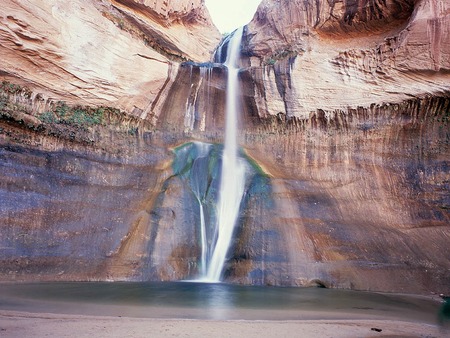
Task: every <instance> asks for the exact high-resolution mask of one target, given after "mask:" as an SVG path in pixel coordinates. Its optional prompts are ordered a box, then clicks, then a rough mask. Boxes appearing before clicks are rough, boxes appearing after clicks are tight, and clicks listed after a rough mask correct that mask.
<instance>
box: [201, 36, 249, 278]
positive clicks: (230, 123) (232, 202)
mask: <svg viewBox="0 0 450 338" xmlns="http://www.w3.org/2000/svg"><path fill="white" fill-rule="evenodd" d="M242 32H243V28H239V29H238V30H236V32H235V33H234V35H233V36H232V38H231V39H230V41H229V45H228V52H227V59H226V62H225V66H226V67H227V68H228V79H227V96H226V130H225V146H224V150H223V156H222V175H221V181H220V192H219V201H218V203H217V226H216V234H215V238H216V241H215V246H214V249H213V251H212V257H211V260H210V262H209V264H208V269H207V274H206V278H204V279H205V280H206V281H210V282H219V281H220V277H221V273H222V271H223V268H224V265H225V261H226V255H227V251H228V248H229V246H230V243H231V240H232V237H233V232H234V227H235V225H236V221H237V218H238V216H239V208H240V205H241V200H242V196H243V194H244V187H245V162H244V160H243V159H241V158H239V156H238V145H237V114H238V111H239V110H240V107H239V106H240V105H239V95H238V94H239V90H238V89H239V87H238V86H239V81H238V74H239V65H238V62H239V56H240V51H241V39H242Z"/></svg>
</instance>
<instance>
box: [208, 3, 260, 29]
mask: <svg viewBox="0 0 450 338" xmlns="http://www.w3.org/2000/svg"><path fill="white" fill-rule="evenodd" d="M205 2H206V6H207V7H208V11H209V14H211V18H212V20H213V22H214V24H215V25H216V26H217V28H218V29H219V31H220V32H221V33H231V32H232V31H234V30H235V29H236V28H238V27H241V26H244V25H246V24H248V23H249V22H250V20H251V19H252V18H253V15H254V14H255V12H256V8H258V5H259V4H260V3H261V0H206V1H205Z"/></svg>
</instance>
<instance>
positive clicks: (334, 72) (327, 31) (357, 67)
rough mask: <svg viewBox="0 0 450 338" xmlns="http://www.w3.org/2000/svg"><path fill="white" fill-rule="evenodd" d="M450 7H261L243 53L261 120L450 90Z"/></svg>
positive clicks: (430, 1) (408, 0)
mask: <svg viewBox="0 0 450 338" xmlns="http://www.w3.org/2000/svg"><path fill="white" fill-rule="evenodd" d="M449 11H450V4H449V3H448V2H446V1H438V0H418V1H415V0H388V1H373V0H370V1H359V0H355V1H284V0H282V1H264V2H263V3H262V4H261V6H260V7H259V9H258V12H257V14H256V15H255V18H254V20H253V21H252V22H251V23H250V24H249V25H248V28H247V33H246V44H247V46H246V48H245V53H246V54H247V55H248V57H249V62H250V65H251V68H249V70H248V71H249V72H251V74H250V76H251V78H252V79H253V82H254V83H255V85H254V90H253V92H250V93H249V95H250V96H253V97H254V98H255V99H254V100H255V104H256V107H257V108H256V109H255V110H256V111H253V114H257V115H259V116H261V117H265V116H268V115H277V114H279V113H281V114H283V115H287V116H288V117H299V118H302V119H304V118H308V117H309V114H310V112H313V111H315V110H316V109H322V110H324V111H328V112H330V111H334V110H336V109H341V110H346V109H347V108H348V107H350V108H356V107H358V106H362V107H369V106H370V105H371V104H381V103H393V102H402V101H404V100H406V99H409V98H411V97H423V96H425V95H427V94H439V93H443V92H448V91H449V90H450V85H449V83H450V78H449V73H448V72H449V69H450V47H449V46H450V40H449V39H450V38H449V36H450V35H449V34H448V32H449V30H450V14H449Z"/></svg>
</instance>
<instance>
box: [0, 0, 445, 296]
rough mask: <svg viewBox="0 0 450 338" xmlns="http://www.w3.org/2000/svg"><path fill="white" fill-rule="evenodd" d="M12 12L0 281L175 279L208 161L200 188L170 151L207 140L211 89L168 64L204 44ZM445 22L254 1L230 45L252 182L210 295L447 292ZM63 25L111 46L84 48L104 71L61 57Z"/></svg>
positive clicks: (187, 23) (178, 12)
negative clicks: (289, 288)
mask: <svg viewBox="0 0 450 338" xmlns="http://www.w3.org/2000/svg"><path fill="white" fill-rule="evenodd" d="M18 3H19V2H18V1H14V2H13V1H7V2H6V7H5V8H9V11H10V12H11V13H13V14H11V15H10V16H11V18H9V17H8V15H3V14H2V17H1V20H2V26H1V27H2V30H1V32H0V33H1V38H2V39H3V40H2V46H5V47H2V52H3V51H6V54H5V55H6V57H5V60H6V61H5V66H2V69H1V71H2V73H1V75H2V77H4V78H6V79H9V80H11V81H12V79H14V80H16V81H17V82H16V83H19V84H22V85H23V84H26V85H27V86H29V88H28V89H27V88H25V87H17V86H14V85H11V84H6V83H5V84H2V87H1V89H2V92H0V112H1V117H2V119H1V120H0V145H1V147H0V158H1V162H0V172H1V174H2V180H1V182H0V197H1V200H2V204H1V206H0V224H1V230H2V231H1V232H0V279H1V280H9V281H14V280H16V281H17V280H178V279H189V278H195V277H196V276H198V273H199V269H200V258H199V255H200V251H201V248H200V243H201V240H200V233H199V224H200V215H199V204H198V200H197V198H198V197H197V196H195V194H194V193H193V189H192V186H193V182H194V183H196V184H199V182H201V185H202V189H204V194H203V195H202V196H203V198H204V203H205V205H207V206H208V207H209V208H210V209H211V210H212V208H213V202H212V197H211V196H216V195H217V187H216V185H217V182H218V172H219V169H218V168H220V165H219V163H220V161H221V159H220V158H218V157H214V158H211V159H210V160H209V162H208V163H210V164H211V165H210V164H208V165H207V166H206V165H205V167H207V170H206V169H204V170H205V171H207V175H205V177H204V180H201V175H199V174H198V173H196V172H195V168H196V165H195V163H194V162H195V161H193V158H195V156H194V155H192V156H191V155H189V154H187V155H186V154H184V155H186V156H185V157H186V158H187V160H186V163H184V164H183V163H181V164H180V163H178V162H177V161H178V160H177V157H176V153H177V151H179V149H190V148H195V147H190V146H189V144H188V145H187V146H184V147H180V146H182V145H184V144H185V143H189V142H192V141H194V140H195V141H198V142H200V141H201V142H209V143H217V142H221V141H222V140H223V135H222V134H223V129H224V116H223V114H224V107H223V105H224V100H225V99H224V89H225V87H226V81H225V75H226V69H225V68H224V67H223V66H221V65H219V64H213V63H194V62H184V63H180V62H181V61H182V60H183V59H185V58H186V59H192V60H195V61H207V59H209V51H211V50H212V49H213V46H212V42H211V41H210V40H208V39H207V38H206V37H205V36H206V35H203V33H201V32H202V31H203V29H205V30H208V29H209V28H208V25H209V24H208V23H207V21H205V20H208V19H207V16H206V14H203V12H202V10H201V8H202V7H201V6H196V3H195V2H184V1H181V2H173V3H172V2H170V1H161V2H160V1H131V0H128V1H125V0H123V1H111V2H108V3H107V2H96V3H95V5H94V4H90V3H86V2H83V3H81V2H76V1H75V2H71V5H67V4H66V5H64V6H63V5H62V2H61V3H59V2H56V5H55V6H57V5H59V6H61V8H59V7H56V8H55V7H54V11H55V12H54V14H53V16H48V15H43V14H42V13H47V14H48V13H50V8H52V6H51V5H50V4H49V3H48V2H44V1H43V2H42V3H41V4H40V6H36V7H33V11H31V10H30V8H31V7H32V6H31V5H30V3H29V2H26V1H20V4H21V6H22V9H19V8H18V7H17V6H16V5H17V4H18ZM53 3H54V2H53ZM65 6H68V7H65ZM71 6H75V7H73V8H76V9H77V10H74V11H72V12H70V13H76V15H67V16H66V17H65V18H64V20H63V19H58V20H57V16H55V15H56V14H58V15H61V13H62V12H64V11H65V10H68V9H67V8H69V9H70V8H72V7H71ZM77 6H78V7H77ZM99 8H100V10H99ZM101 8H104V9H105V8H106V9H107V10H104V11H103V12H102V10H101ZM199 8H200V9H199ZM63 9H64V11H63ZM83 9H84V11H83ZM91 10H92V12H91ZM40 11H43V12H42V13H41V12H40ZM32 13H37V14H32ZM39 13H41V14H42V15H41V14H39ZM55 13H56V14H55ZM83 13H84V14H83ZM93 13H96V14H95V15H94V14H93ZM99 13H102V14H103V15H100V14H99ZM83 15H86V16H83ZM92 15H94V16H92ZM449 15H450V11H449V5H448V4H447V3H446V2H445V1H427V0H418V1H409V0H397V1H394V0H386V1H371V0H369V1H362V0H361V1H359V0H354V1H349V0H348V1H284V0H280V1H268V0H267V1H263V3H262V4H261V6H260V8H259V10H258V13H257V14H256V15H255V18H254V20H253V21H252V22H251V23H250V24H249V25H248V27H247V28H246V33H245V36H244V41H245V46H244V50H243V60H242V67H243V70H242V71H241V73H240V80H241V84H242V94H243V96H242V100H241V101H242V104H243V106H242V108H243V109H242V110H243V111H242V115H241V124H242V129H241V133H240V136H239V139H240V140H239V141H240V144H241V145H242V146H243V148H244V151H245V154H246V159H247V161H248V163H249V167H251V168H253V169H252V173H251V175H249V181H248V182H247V187H246V193H245V196H244V201H243V203H242V205H241V214H240V218H239V221H238V225H237V230H236V234H235V235H236V236H235V240H234V242H233V243H232V248H231V249H230V251H229V260H228V262H227V264H226V270H225V271H224V279H225V281H228V282H235V283H245V284H262V285H266V284H268V285H320V286H326V287H339V288H353V289H359V290H372V291H374V290H376V291H389V292H410V293H422V294H429V293H430V292H435V293H449V292H450V289H449V288H450V283H448V281H449V280H450V261H449V260H448V254H447V252H448V242H449V239H450V212H449V210H450V195H449V191H450V186H449V184H450V183H449V182H450V172H449V158H450V147H449V140H450V128H449V119H450V88H449V86H450V85H449V83H450V81H449V74H450V72H449V62H450V60H449V53H450V50H449V48H450V44H449V43H448V42H449V41H448V36H449V34H447V33H448V30H449ZM91 16H92V17H91ZM31 17H34V18H35V19H36V22H35V23H34V24H33V25H30V26H27V24H26V22H27V20H29V19H30V18H31ZM50 17H51V18H52V20H53V21H50V20H47V19H46V20H44V19H43V18H50ZM80 17H81V18H84V21H83V22H90V24H89V25H87V26H86V27H84V29H91V28H90V27H97V26H98V25H100V24H101V25H103V24H104V25H106V26H108V27H111V31H108V32H109V33H108V34H113V35H117V36H114V39H113V38H112V37H111V40H108V39H106V40H105V42H106V43H105V44H100V45H99V46H97V45H96V49H98V50H95V53H97V54H96V55H97V56H99V55H101V56H102V57H103V56H104V59H105V60H108V62H100V61H99V59H98V58H97V57H95V58H94V57H93V58H92V59H91V58H89V57H88V58H84V59H81V60H78V61H77V60H75V61H77V62H75V61H73V60H72V59H71V60H72V61H71V62H68V61H67V60H68V59H70V58H76V57H80V56H83V55H85V56H89V55H91V54H89V53H91V52H94V50H91V49H90V48H89V46H88V47H86V48H85V49H82V50H86V51H87V52H86V53H88V54H85V53H79V52H78V51H79V50H80V48H81V45H80V44H75V45H72V44H71V43H70V41H72V42H73V41H77V40H76V39H75V38H76V37H77V36H78V35H77V33H76V32H77V30H76V29H75V27H78V26H77V25H74V26H70V25H71V20H78V19H79V18H80ZM90 17H91V19H89V18H90ZM25 18H27V20H25ZM39 18H40V19H39ZM92 18H96V20H92ZM19 19H20V20H21V21H18V20H19ZM88 19H89V20H92V21H89V20H88ZM13 22H16V23H15V25H16V26H13ZM82 26H83V25H82ZM14 27H15V28H14ZM20 27H22V28H20ZM32 27H40V28H39V29H37V30H36V29H35V28H32ZM52 27H53V28H52ZM59 27H65V29H66V30H65V31H64V33H61V32H62V30H60V28H59ZM202 27H203V28H202ZM13 28H14V29H13ZM25 28H26V29H25ZM22 29H23V31H22ZM178 30H179V31H178ZM194 30H196V31H195V32H194ZM12 32H15V33H14V34H15V35H14V34H12ZM30 32H35V34H36V36H37V39H38V40H39V39H41V40H45V41H46V42H45V43H47V42H51V43H50V44H48V45H47V44H45V43H44V42H39V43H38V42H35V41H37V40H33V39H32V38H31V36H32V35H31V33H30ZM36 32H40V33H39V34H38V33H36ZM55 32H60V33H58V34H60V35H63V36H64V39H67V40H64V41H66V44H65V45H64V46H62V45H61V44H60V42H57V41H55V40H57V38H56V37H54V35H55V34H54V33H55ZM173 32H176V33H173ZM190 32H191V33H193V34H195V36H193V40H192V43H187V44H186V43H185V41H184V36H186V34H187V35H190ZM91 33H92V32H91ZM108 34H107V36H109V35H108ZM139 34H144V35H139ZM11 36H15V40H14V39H12V38H11ZM24 36H27V37H28V38H25V37H24ZM33 36H34V35H33ZM136 36H140V37H143V36H145V39H147V40H146V41H145V44H142V43H141V42H142V41H138V40H136V38H135V37H136ZM69 37H72V38H71V39H72V40H70V39H69ZM94 37H95V36H94V35H92V34H82V35H80V36H78V39H81V40H83V41H86V39H91V38H92V39H93V38H94ZM149 37H152V38H153V39H149ZM203 37H205V39H207V41H210V42H207V41H205V40H204V39H203ZM52 39H54V40H52ZM60 39H62V37H60ZM73 39H75V40H73ZM142 39H144V38H142ZM182 40H183V41H182ZM13 41H15V42H17V44H16V43H14V42H13ZM89 41H91V40H89ZM95 41H98V40H95ZM112 41H114V44H113V43H112ZM216 41H217V39H216ZM3 42H5V43H3ZM91 42H92V43H91V45H92V44H94V41H93V40H92V41H91ZM199 44H200V45H199ZM69 45H70V46H69ZM205 45H206V46H209V47H208V48H205V47H204V46H205ZM38 46H42V49H39V48H38ZM52 46H53V47H52ZM74 46H76V48H75V47H74ZM102 46H103V47H102ZM66 47H67V48H69V47H73V48H74V50H76V51H77V52H76V53H75V52H73V53H67V52H66V50H67V49H65V48H66ZM103 48H104V49H103ZM112 48H117V49H114V50H115V52H113V54H114V55H115V57H114V58H113V57H112V56H111V54H110V53H109V52H108V51H110V49H112ZM18 51H20V53H18ZM130 51H132V52H130ZM27 53H28V54H27ZM44 53H47V54H45V55H46V57H42V55H44ZM98 53H100V54H98ZM122 53H124V54H122ZM205 55H207V56H208V57H206V56H205ZM57 56H58V57H57ZM131 56H133V57H131ZM204 56H205V57H204ZM116 58H117V59H116ZM123 58H125V59H126V60H128V61H127V62H129V63H126V62H125V61H124V59H123ZM114 60H120V62H119V61H117V63H115V62H116V61H114ZM137 60H139V61H137ZM113 61H114V62H113ZM47 62H49V63H47ZM124 62H125V63H124ZM147 63H148V64H151V65H152V67H153V66H155V65H157V66H156V67H154V68H152V69H153V70H152V71H151V72H149V73H148V74H147V73H145V74H142V69H146V68H145V67H147ZM24 65H28V66H26V67H25V66H24ZM31 65H34V66H33V67H31ZM56 65H58V66H56ZM60 65H64V66H61V67H59V66H60ZM74 65H76V66H74ZM116 66H117V67H116ZM14 67H16V68H14ZM77 67H78V68H77ZM84 67H86V68H84ZM105 67H106V68H105ZM148 67H150V66H148ZM25 69H26V72H25ZM44 69H45V72H43V70H44ZM56 69H58V71H56ZM149 69H150V68H149ZM62 70H64V73H63V74H64V76H62V75H61V72H62ZM101 74H103V75H104V76H106V75H105V74H108V76H109V75H111V76H112V74H116V75H117V78H116V80H114V81H110V80H108V82H103V79H104V77H101V76H100V75H101ZM119 74H120V76H119ZM164 74H165V75H164ZM167 74H169V75H167ZM103 75H102V76H103ZM62 79H65V81H62ZM83 81H84V82H83ZM80 83H84V84H83V85H80ZM75 84H76V85H78V87H77V86H75ZM87 84H89V87H83V86H85V85H86V86H87ZM131 88H132V89H133V90H131ZM101 93H114V94H113V98H109V97H108V98H106V99H105V98H104V97H102V96H101V95H103V94H101ZM124 93H125V94H124ZM37 94H40V95H37ZM46 95H47V96H46ZM108 95H109V94H108ZM47 98H48V99H47ZM59 98H63V99H65V100H66V101H67V102H68V103H71V102H73V103H76V104H79V105H84V104H88V105H89V104H94V105H95V104H100V105H112V106H113V107H118V108H121V109H126V110H128V112H129V115H128V116H124V115H121V113H120V112H118V111H116V110H114V109H109V108H108V109H106V108H105V107H103V108H101V109H100V110H98V109H95V110H89V109H87V108H77V107H72V108H69V107H66V106H64V105H61V104H58V103H55V100H58V99H59ZM47 110H50V114H46V115H40V113H41V112H43V111H47ZM100 117H101V119H100ZM146 130H147V131H146ZM215 156H217V152H216V155H215ZM213 214H214V212H210V214H208V215H206V218H207V219H208V218H209V219H211V218H214V217H213V216H214V215H213Z"/></svg>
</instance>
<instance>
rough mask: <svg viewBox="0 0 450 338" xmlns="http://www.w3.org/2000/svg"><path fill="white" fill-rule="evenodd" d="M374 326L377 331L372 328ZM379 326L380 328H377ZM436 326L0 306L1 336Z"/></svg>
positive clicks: (357, 333) (304, 333)
mask: <svg viewBox="0 0 450 338" xmlns="http://www.w3.org/2000/svg"><path fill="white" fill-rule="evenodd" d="M374 329H377V330H378V331H376V330H374ZM379 330H382V331H379ZM449 333H450V332H449V331H447V332H443V331H442V330H441V329H440V328H439V327H438V326H435V325H428V324H423V323H412V322H406V321H398V320H396V321H387V320H351V319H348V320H302V321H210V320H175V319H140V318H127V317H100V316H79V315H61V314H48V313H28V312H17V311H6V310H0V337H2V338H6V337H21V338H22V337H90V338H93V337H248V338H252V337H254V338H261V337H278V338H281V337H334V338H337V337H345V338H351V337H385V338H386V337H446V336H448V334H449Z"/></svg>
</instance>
